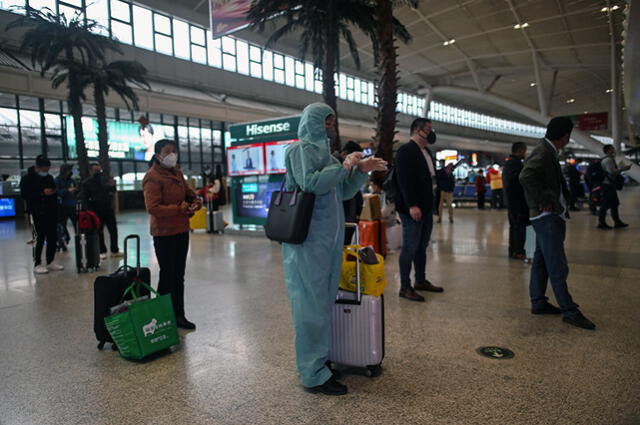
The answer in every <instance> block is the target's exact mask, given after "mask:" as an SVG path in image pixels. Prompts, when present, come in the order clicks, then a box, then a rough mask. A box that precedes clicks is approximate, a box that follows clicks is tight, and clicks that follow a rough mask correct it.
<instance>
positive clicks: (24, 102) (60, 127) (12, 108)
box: [0, 93, 226, 190]
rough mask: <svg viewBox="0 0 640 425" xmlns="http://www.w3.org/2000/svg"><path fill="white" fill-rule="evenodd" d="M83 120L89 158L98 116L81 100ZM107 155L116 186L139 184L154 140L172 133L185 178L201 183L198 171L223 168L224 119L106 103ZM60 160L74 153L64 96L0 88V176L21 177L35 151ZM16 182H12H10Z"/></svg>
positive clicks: (94, 152)
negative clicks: (43, 96)
mask: <svg viewBox="0 0 640 425" xmlns="http://www.w3.org/2000/svg"><path fill="white" fill-rule="evenodd" d="M83 109H84V111H83V112H84V114H85V116H84V117H83V121H82V125H83V128H84V131H85V144H86V146H87V149H88V151H89V157H90V159H97V156H98V137H97V121H96V118H95V109H94V107H93V105H84V108H83ZM107 124H108V127H109V128H108V131H109V147H110V151H109V155H110V157H111V162H112V167H113V175H114V177H115V178H116V181H117V183H118V188H119V190H133V189H140V183H141V181H142V178H143V177H144V173H145V172H146V170H147V168H148V161H149V159H151V156H152V155H153V144H154V143H155V142H156V141H158V140H160V139H164V138H166V139H171V140H175V141H176V142H178V145H179V147H180V165H181V167H182V170H183V172H184V174H185V176H186V177H187V178H195V179H196V180H197V182H198V183H201V175H202V174H203V173H207V174H208V173H210V172H212V171H215V170H216V166H219V167H220V170H221V172H223V173H224V172H225V165H226V164H225V157H224V141H223V139H222V134H223V130H224V125H223V123H222V122H219V121H210V120H204V119H199V118H190V117H181V116H176V115H167V114H158V113H153V112H148V113H147V112H134V113H132V112H131V111H128V110H126V109H117V108H107ZM41 154H44V155H46V156H47V157H48V158H49V159H50V160H51V162H52V170H51V171H52V174H54V175H57V172H58V169H59V167H60V165H62V164H63V163H74V162H75V159H76V147H75V134H74V131H73V120H72V118H71V116H70V115H68V111H67V107H66V102H63V101H59V100H53V99H41V98H34V97H29V96H17V95H14V94H9V93H0V176H2V180H10V181H13V182H17V181H19V179H20V177H21V175H22V174H24V173H25V172H26V170H27V168H29V167H30V166H32V165H33V163H34V161H35V158H36V156H38V155H41ZM14 186H15V185H14Z"/></svg>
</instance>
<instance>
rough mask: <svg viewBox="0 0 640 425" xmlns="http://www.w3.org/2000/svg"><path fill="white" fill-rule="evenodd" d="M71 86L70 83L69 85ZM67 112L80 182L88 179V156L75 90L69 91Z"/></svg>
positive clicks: (79, 104)
mask: <svg viewBox="0 0 640 425" xmlns="http://www.w3.org/2000/svg"><path fill="white" fill-rule="evenodd" d="M69 85H71V83H69ZM68 102H69V111H70V112H71V116H72V117H73V130H74V132H75V134H76V156H77V158H78V168H79V169H80V178H81V179H82V180H84V179H86V178H87V177H89V155H88V154H87V147H86V146H85V144H84V130H83V129H82V103H81V102H80V96H79V95H78V94H77V90H75V89H69V100H68Z"/></svg>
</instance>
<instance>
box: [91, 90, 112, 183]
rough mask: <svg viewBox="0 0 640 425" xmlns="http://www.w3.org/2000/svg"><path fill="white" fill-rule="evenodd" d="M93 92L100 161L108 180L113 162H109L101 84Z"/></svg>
mask: <svg viewBox="0 0 640 425" xmlns="http://www.w3.org/2000/svg"><path fill="white" fill-rule="evenodd" d="M93 87H94V90H93V96H94V100H95V102H96V116H97V118H98V143H99V146H100V149H99V153H98V160H99V161H100V166H101V167H102V171H103V173H104V174H105V175H106V177H107V179H109V178H110V177H111V162H110V161H109V134H108V133H107V112H106V106H105V102H104V91H103V89H102V87H101V86H100V84H95V85H94V86H93Z"/></svg>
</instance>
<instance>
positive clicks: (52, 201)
mask: <svg viewBox="0 0 640 425" xmlns="http://www.w3.org/2000/svg"><path fill="white" fill-rule="evenodd" d="M50 167H51V162H50V161H49V160H48V159H47V158H45V157H44V156H42V155H39V156H38V157H37V158H36V165H35V166H33V167H30V168H29V171H28V173H27V174H26V175H25V176H24V177H22V180H20V194H21V195H22V199H24V200H25V201H26V203H27V212H28V213H29V214H31V217H32V219H33V225H34V227H35V230H36V246H35V251H34V263H35V267H34V270H33V271H34V273H36V274H45V273H49V271H58V270H64V267H63V266H61V265H60V264H56V263H54V262H53V260H54V258H55V255H56V245H57V242H58V227H57V226H58V217H57V211H58V195H57V192H56V182H55V181H54V180H53V177H52V176H51V175H50V174H49V168H50ZM45 241H46V242H47V253H46V259H47V265H46V266H43V265H42V258H41V257H42V248H43V247H44V243H45Z"/></svg>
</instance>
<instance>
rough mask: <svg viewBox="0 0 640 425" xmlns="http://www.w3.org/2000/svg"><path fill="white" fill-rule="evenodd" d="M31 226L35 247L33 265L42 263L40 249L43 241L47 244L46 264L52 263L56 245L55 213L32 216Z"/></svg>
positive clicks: (56, 227)
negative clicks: (33, 231)
mask: <svg viewBox="0 0 640 425" xmlns="http://www.w3.org/2000/svg"><path fill="white" fill-rule="evenodd" d="M33 226H34V227H35V229H36V246H35V252H34V253H33V256H34V259H33V260H34V263H35V265H36V266H39V265H40V264H41V263H42V248H43V247H44V243H45V241H46V242H47V254H46V257H47V264H50V263H52V262H53V259H54V258H55V256H56V247H57V244H58V218H57V217H56V215H55V213H54V214H53V215H45V216H43V215H33Z"/></svg>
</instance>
